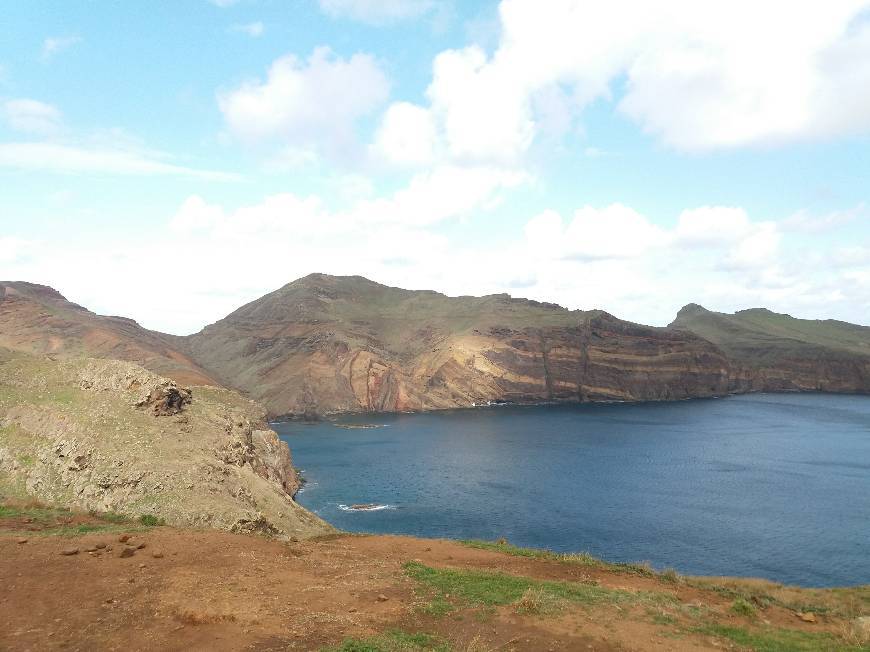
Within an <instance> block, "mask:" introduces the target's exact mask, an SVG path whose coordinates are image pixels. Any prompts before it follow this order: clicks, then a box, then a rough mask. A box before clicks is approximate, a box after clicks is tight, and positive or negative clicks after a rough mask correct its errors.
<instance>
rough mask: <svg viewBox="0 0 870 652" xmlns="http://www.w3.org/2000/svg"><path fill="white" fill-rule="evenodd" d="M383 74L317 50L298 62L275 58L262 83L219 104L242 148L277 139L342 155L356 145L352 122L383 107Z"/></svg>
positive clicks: (363, 62) (224, 96) (372, 65)
mask: <svg viewBox="0 0 870 652" xmlns="http://www.w3.org/2000/svg"><path fill="white" fill-rule="evenodd" d="M388 92H389V82H388V81H387V78H386V75H385V74H384V73H383V71H382V70H381V69H380V67H379V66H378V64H377V62H376V61H375V60H374V58H373V57H371V56H370V55H367V54H354V55H353V56H351V57H350V58H349V59H343V58H341V57H339V56H337V55H335V54H334V53H333V52H332V51H331V50H330V49H329V48H325V47H319V48H316V49H315V50H314V51H313V52H312V54H311V56H310V57H309V58H308V59H307V60H305V61H303V60H300V59H299V58H297V57H296V56H295V55H292V54H290V55H286V56H283V57H281V58H279V59H277V60H276V61H275V62H274V63H273V64H272V66H271V67H270V69H269V73H268V77H267V79H266V80H265V81H260V80H255V81H249V82H246V83H244V84H242V85H241V86H240V87H239V88H237V89H235V90H232V91H228V92H222V93H219V95H218V102H219V105H220V109H221V111H222V113H223V116H224V120H225V122H226V125H227V127H228V129H229V130H230V132H231V133H232V134H233V135H234V136H236V137H237V138H239V139H240V140H242V141H245V142H247V143H263V142H265V141H269V142H270V143H272V142H274V141H276V140H278V141H281V142H283V143H285V144H288V145H291V146H293V147H298V148H301V149H305V148H310V147H318V148H320V147H322V148H325V149H327V150H331V151H333V152H343V151H345V150H347V149H348V148H351V147H353V145H354V143H355V142H356V135H355V131H354V130H355V127H356V122H357V120H359V119H360V118H361V117H363V116H365V115H368V114H370V113H371V112H372V111H373V110H374V109H376V108H377V107H379V106H380V105H382V104H383V103H384V102H385V101H386V99H387V95H388Z"/></svg>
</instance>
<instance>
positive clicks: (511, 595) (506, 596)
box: [404, 561, 674, 613]
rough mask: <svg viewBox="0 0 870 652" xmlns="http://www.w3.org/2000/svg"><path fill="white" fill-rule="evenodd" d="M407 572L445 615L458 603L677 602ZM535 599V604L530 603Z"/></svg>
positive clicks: (415, 566) (521, 580)
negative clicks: (427, 591) (431, 597)
mask: <svg viewBox="0 0 870 652" xmlns="http://www.w3.org/2000/svg"><path fill="white" fill-rule="evenodd" d="M404 569H405V573H406V574H407V575H408V576H409V577H411V578H412V579H414V580H416V581H417V582H419V583H420V584H422V585H423V586H425V587H427V588H428V589H429V590H430V593H432V594H433V601H432V602H431V603H430V609H431V608H432V605H436V604H437V605H438V607H437V609H436V610H439V611H445V610H446V605H451V606H452V604H453V602H455V601H458V602H460V603H462V604H463V605H470V606H497V605H505V604H516V605H517V606H518V608H522V606H523V603H524V602H528V603H529V604H532V603H536V604H539V605H553V604H556V603H557V602H559V601H564V602H570V603H574V604H583V605H598V604H619V603H636V602H646V601H648V602H650V603H663V602H673V600H674V598H673V597H672V596H670V595H667V594H661V593H649V592H638V593H633V592H629V591H622V590H615V589H605V588H602V587H600V586H596V585H594V584H584V583H580V582H556V581H545V580H535V579H532V578H528V577H521V576H517V575H507V574H505V573H495V572H488V571H473V570H456V569H436V568H431V567H429V566H425V565H423V564H421V563H419V562H413V561H412V562H408V563H406V564H405V566H404ZM448 596H449V599H448ZM532 597H533V598H534V600H531V599H530V598H532ZM524 598H525V600H524ZM445 603H446V604H445ZM430 613H431V611H430Z"/></svg>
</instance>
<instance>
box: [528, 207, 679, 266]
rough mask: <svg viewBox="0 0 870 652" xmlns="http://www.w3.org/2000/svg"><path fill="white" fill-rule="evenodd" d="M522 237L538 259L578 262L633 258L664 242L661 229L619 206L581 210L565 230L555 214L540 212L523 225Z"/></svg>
mask: <svg viewBox="0 0 870 652" xmlns="http://www.w3.org/2000/svg"><path fill="white" fill-rule="evenodd" d="M525 235H526V238H527V240H528V242H529V244H530V246H531V247H532V249H533V250H534V251H536V252H537V253H538V254H539V255H540V253H541V252H545V254H546V255H547V256H548V257H550V258H553V259H569V260H579V261H594V260H606V259H621V258H635V257H637V256H641V255H643V254H644V253H646V252H648V251H650V250H651V249H654V248H656V247H660V246H662V245H664V244H665V243H666V242H667V241H668V238H667V236H666V234H665V233H664V231H663V230H662V229H660V228H659V227H657V226H655V225H654V224H652V223H651V222H650V221H649V220H648V219H647V218H646V217H644V216H643V215H641V214H640V213H638V212H637V211H635V210H634V209H632V208H629V207H628V206H624V205H622V204H611V205H610V206H606V207H604V208H601V209H599V208H594V207H592V206H584V207H582V208H579V209H577V210H576V211H575V212H574V216H573V218H572V219H571V221H570V223H568V224H567V226H563V220H562V217H561V215H559V214H558V213H557V212H555V211H552V210H548V211H544V212H543V213H541V214H539V215H537V216H535V217H533V218H532V219H531V220H530V221H529V223H528V224H526V227H525Z"/></svg>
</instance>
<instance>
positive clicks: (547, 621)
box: [0, 516, 867, 652]
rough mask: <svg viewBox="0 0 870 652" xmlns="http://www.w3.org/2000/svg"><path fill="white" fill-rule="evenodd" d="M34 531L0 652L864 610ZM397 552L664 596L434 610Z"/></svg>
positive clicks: (357, 545) (228, 539) (374, 542)
mask: <svg viewBox="0 0 870 652" xmlns="http://www.w3.org/2000/svg"><path fill="white" fill-rule="evenodd" d="M66 520H67V521H68V522H62V523H61V525H62V526H64V527H66V528H67V529H69V528H76V527H79V528H80V529H85V530H86V529H87V528H88V527H89V523H90V521H89V517H87V516H78V517H73V516H70V517H69V518H68V519H66ZM53 525H57V524H56V523H55V524H53ZM82 526H83V528H82ZM47 527H48V526H46V525H45V524H40V523H35V522H34V521H33V520H32V519H27V518H21V517H20V516H18V517H13V518H6V519H0V587H2V591H0V650H82V651H92V650H124V651H129V650H210V651H222V650H321V649H324V648H329V647H330V646H340V645H341V644H342V641H345V640H346V639H348V638H351V637H353V638H358V639H365V638H367V637H371V636H375V635H378V634H381V633H383V632H386V631H390V630H401V631H404V632H426V633H429V634H432V635H433V636H435V637H436V638H437V639H438V640H439V641H442V642H444V643H445V644H446V645H449V649H451V650H461V651H465V652H482V651H484V650H500V651H501V650H516V651H520V650H523V651H549V650H553V651H557V650H558V651H563V650H584V651H585V650H598V651H607V650H710V649H752V647H741V645H740V644H739V643H735V642H734V641H733V640H729V639H727V638H724V639H723V638H721V637H718V636H715V635H711V634H710V633H709V632H700V631H697V630H698V628H697V627H695V626H694V624H696V623H697V622H699V621H697V620H691V618H690V616H687V614H695V615H696V616H697V614H699V613H702V612H703V614H704V615H703V617H704V618H705V619H706V620H705V621H704V622H715V623H718V624H722V623H725V624H726V625H729V626H730V625H734V626H738V627H747V628H750V629H751V628H758V627H761V628H766V629H769V628H774V629H777V628H781V627H787V628H790V629H792V630H795V632H797V635H798V636H800V635H802V632H808V633H809V634H810V635H815V634H816V633H821V634H824V633H825V632H831V633H832V634H833V635H837V636H839V635H840V634H841V633H842V631H844V630H843V627H844V625H845V624H846V623H848V622H849V618H850V617H854V616H855V615H860V614H862V613H864V612H863V611H861V610H862V609H864V608H865V607H866V605H865V604H864V602H862V600H866V594H861V595H860V596H859V598H854V596H853V597H852V598H851V599H853V600H855V599H857V600H858V603H857V606H855V605H854V604H853V612H855V613H851V614H845V615H835V614H836V613H837V611H836V609H831V610H830V611H829V613H827V614H819V615H818V616H814V618H815V620H816V622H804V621H802V620H801V619H800V618H799V617H798V616H796V613H795V611H794V610H792V609H789V608H786V607H783V606H778V605H766V606H765V607H764V608H763V610H761V611H759V613H758V614H757V615H754V616H751V617H749V616H741V615H737V614H735V613H734V612H733V609H732V607H733V595H730V594H726V593H725V592H723V591H722V590H721V588H720V589H718V590H709V589H701V588H697V586H696V585H694V584H693V583H691V582H688V581H685V580H678V581H676V582H675V581H673V580H668V581H666V580H665V579H662V578H660V577H653V576H643V575H637V574H634V573H631V572H620V571H616V570H613V569H608V568H596V567H589V566H584V565H578V564H568V563H564V562H562V561H558V560H547V559H534V558H526V557H520V556H515V555H510V554H505V553H502V552H496V551H492V550H485V549H475V548H470V547H467V546H465V545H462V544H460V543H458V542H451V541H441V540H421V539H413V538H410V537H396V536H354V535H336V536H330V537H326V538H321V539H318V540H308V541H302V542H298V543H290V544H284V543H280V542H277V541H273V540H269V539H266V538H262V537H256V536H246V535H236V534H229V533H224V532H217V531H196V530H176V529H172V528H168V527H152V528H145V527H136V526H126V525H119V526H113V527H112V529H110V530H104V531H99V532H92V533H85V534H76V533H75V531H74V533H73V535H72V536H71V535H70V534H69V532H68V531H67V532H65V534H63V535H55V534H51V533H49V532H47V531H42V530H43V529H45V528H47ZM125 532H126V534H125ZM125 536H128V537H129V539H128V540H127V541H124V542H122V541H120V540H119V539H121V538H124V537H125ZM98 545H99V546H100V547H97V546H98ZM103 546H105V547H103ZM64 553H67V554H64ZM122 555H127V556H122ZM409 561H413V562H416V563H418V564H422V565H425V566H426V567H431V568H436V569H444V568H454V569H464V570H485V571H498V572H501V573H506V574H510V575H515V576H522V577H526V578H535V579H539V580H555V581H567V582H572V583H582V584H583V585H584V586H587V585H588V586H598V587H602V588H606V589H621V590H624V591H628V592H651V593H652V592H655V593H656V594H666V597H668V596H670V597H668V601H666V602H665V603H664V606H661V604H659V605H658V606H652V607H651V606H650V605H649V604H640V605H638V604H628V605H627V606H626V605H620V604H598V605H593V606H590V605H575V604H571V605H568V606H566V607H563V608H561V609H560V610H559V611H558V612H557V613H553V614H549V615H541V614H523V613H518V610H517V608H516V607H515V606H513V605H498V606H495V607H490V608H487V609H481V608H480V607H479V605H478V606H474V605H465V604H463V603H462V602H459V603H457V606H456V609H455V610H453V611H451V612H450V613H447V614H443V615H437V614H433V613H430V612H429V611H427V609H426V605H427V603H428V601H429V599H430V598H431V595H430V594H428V593H427V591H426V590H425V587H423V588H421V586H420V584H419V583H418V582H417V581H415V579H413V578H412V577H409V576H408V573H407V569H406V568H405V567H404V565H405V564H407V563H408V562H409ZM446 597H447V599H448V600H449V599H450V596H449V595H448V596H446ZM856 610H857V611H856ZM796 640H799V641H800V640H803V639H796ZM820 640H821V639H820ZM825 640H827V639H825ZM832 640H833V639H832ZM837 640H840V639H837ZM346 649H354V650H356V649H366V650H368V649H379V648H362V647H360V648H350V647H348V648H346ZM402 649H404V648H402ZM413 649H416V648H413ZM771 649H789V648H771ZM793 649H796V650H803V649H813V648H812V647H809V648H805V647H795V648H793ZM830 649H849V650H852V649H867V648H865V647H858V646H855V647H845V644H844V647H842V648H838V647H831V648H830Z"/></svg>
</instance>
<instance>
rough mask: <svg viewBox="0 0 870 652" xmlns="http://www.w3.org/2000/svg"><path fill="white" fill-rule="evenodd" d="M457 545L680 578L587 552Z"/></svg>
mask: <svg viewBox="0 0 870 652" xmlns="http://www.w3.org/2000/svg"><path fill="white" fill-rule="evenodd" d="M459 543H461V544H462V545H463V546H467V547H468V548H477V549H478V550H490V551H492V552H501V553H504V554H506V555H513V556H514V557H528V558H530V559H544V560H547V561H557V562H560V563H563V564H577V565H579V566H589V567H590V568H599V569H603V570H612V571H617V572H622V573H630V574H631V575H640V576H642V577H658V578H660V579H663V580H664V581H666V582H670V583H675V582H677V581H679V579H680V576H679V575H678V574H677V572H676V571H674V570H673V569H668V570H666V571H664V572H663V573H657V572H656V571H655V570H653V569H652V568H651V567H650V566H649V564H645V563H623V562H608V561H604V560H603V559H598V557H593V556H592V555H590V554H589V553H587V552H572V553H563V552H553V551H552V550H541V549H538V548H521V547H519V546H515V545H513V544H510V543H505V542H501V541H480V540H478V539H465V540H462V541H459Z"/></svg>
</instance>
